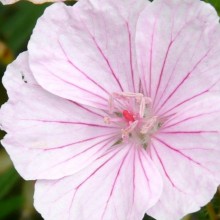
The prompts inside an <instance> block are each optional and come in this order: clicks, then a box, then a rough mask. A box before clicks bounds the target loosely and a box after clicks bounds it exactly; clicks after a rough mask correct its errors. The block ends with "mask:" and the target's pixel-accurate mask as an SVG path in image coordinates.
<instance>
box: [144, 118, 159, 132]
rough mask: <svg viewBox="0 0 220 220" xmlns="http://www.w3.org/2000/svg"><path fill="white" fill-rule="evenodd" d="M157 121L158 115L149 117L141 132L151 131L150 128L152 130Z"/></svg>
mask: <svg viewBox="0 0 220 220" xmlns="http://www.w3.org/2000/svg"><path fill="white" fill-rule="evenodd" d="M156 122H157V117H156V116H153V117H152V118H150V119H148V120H147V121H146V122H145V123H144V125H143V126H142V128H141V131H140V133H141V134H147V133H149V132H150V130H152V128H153V127H154V126H155V124H156Z"/></svg>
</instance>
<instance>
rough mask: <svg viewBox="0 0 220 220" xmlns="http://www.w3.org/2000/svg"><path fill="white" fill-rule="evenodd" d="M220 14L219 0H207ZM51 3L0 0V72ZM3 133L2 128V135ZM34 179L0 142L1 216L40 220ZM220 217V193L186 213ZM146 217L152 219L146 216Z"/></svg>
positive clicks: (197, 219) (200, 218)
mask: <svg viewBox="0 0 220 220" xmlns="http://www.w3.org/2000/svg"><path fill="white" fill-rule="evenodd" d="M206 2H209V3H211V4H212V5H213V6H214V7H215V8H216V9H217V11H218V13H219V14H220V0H206ZM48 5H49V4H43V5H34V4H32V3H29V2H19V3H16V4H14V5H10V6H3V5H1V3H0V76H1V77H2V75H3V73H4V71H5V68H6V65H7V64H8V63H10V62H11V61H12V60H13V59H14V58H15V57H16V56H17V55H18V54H19V53H20V52H21V51H24V50H26V47H27V42H28V40H29V38H30V35H31V33H32V30H33V27H34V26H35V23H36V21H37V18H38V17H39V16H40V15H41V14H42V13H43V11H44V9H45V8H46V7H47V6H48ZM6 100H7V96H6V92H5V90H4V89H3V87H2V85H0V103H1V104H2V103H4V102H5V101H6ZM3 136H4V133H3V132H2V131H0V139H2V138H3ZM33 191H34V183H33V182H31V181H29V182H27V181H24V180H22V179H21V177H20V176H19V175H18V173H17V172H16V171H15V169H14V167H13V165H12V163H11V161H10V159H9V157H8V155H7V153H6V152H5V151H4V149H3V148H2V147H1V146H0V220H40V219H42V218H41V216H40V215H39V214H37V213H36V211H35V210H34V208H33ZM218 219H220V193H216V196H215V197H214V199H213V200H212V202H211V203H209V204H208V205H207V206H205V207H203V208H202V209H201V210H200V211H199V212H197V213H194V214H191V215H189V216H186V217H185V218H184V220H218ZM144 220H153V218H151V217H149V216H147V215H146V216H145V217H144Z"/></svg>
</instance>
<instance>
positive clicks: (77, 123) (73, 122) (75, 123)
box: [20, 119, 117, 128]
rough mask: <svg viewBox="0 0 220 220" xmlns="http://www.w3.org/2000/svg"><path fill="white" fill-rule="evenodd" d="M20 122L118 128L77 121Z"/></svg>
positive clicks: (39, 120)
mask: <svg viewBox="0 0 220 220" xmlns="http://www.w3.org/2000/svg"><path fill="white" fill-rule="evenodd" d="M20 120H22V121H37V122H43V123H58V124H72V125H85V126H91V127H98V128H117V127H112V126H111V127H109V126H106V125H98V124H92V123H85V122H75V121H51V120H43V119H20Z"/></svg>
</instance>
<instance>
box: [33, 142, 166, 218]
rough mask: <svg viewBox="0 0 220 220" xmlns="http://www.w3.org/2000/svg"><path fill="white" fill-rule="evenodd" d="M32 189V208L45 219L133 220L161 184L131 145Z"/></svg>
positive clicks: (143, 153) (143, 154) (155, 197)
mask: <svg viewBox="0 0 220 220" xmlns="http://www.w3.org/2000/svg"><path fill="white" fill-rule="evenodd" d="M35 189H36V191H35V207H36V208H37V210H38V211H39V212H40V213H41V214H42V216H43V218H45V219H47V220H49V219H61V218H62V219H65V220H68V219H80V220H86V219H91V220H97V219H100V220H101V219H103V220H112V219H118V220H119V219H120V220H121V219H126V220H134V219H142V218H143V216H144V213H145V211H146V210H147V209H148V208H149V207H151V206H152V205H153V204H155V202H156V201H157V200H158V198H159V196H160V194H161V190H162V181H161V177H160V175H159V174H158V171H157V169H156V168H155V166H154V165H153V163H152V161H151V160H150V159H149V157H148V156H147V154H146V151H144V150H141V149H138V148H136V146H132V145H131V146H120V147H118V148H117V149H112V150H110V151H108V152H107V153H106V154H105V155H103V156H101V157H100V158H98V159H97V160H96V161H95V162H94V163H93V164H92V165H91V166H89V167H87V168H85V169H84V170H83V171H81V172H79V173H78V174H75V175H73V176H69V177H66V178H63V179H60V180H58V181H38V182H37V184H36V188H35Z"/></svg>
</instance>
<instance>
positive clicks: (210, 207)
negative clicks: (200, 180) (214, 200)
mask: <svg viewBox="0 0 220 220" xmlns="http://www.w3.org/2000/svg"><path fill="white" fill-rule="evenodd" d="M206 209H207V211H208V214H209V217H210V220H217V216H216V213H215V210H214V208H213V205H212V204H211V203H209V204H208V205H207V206H206Z"/></svg>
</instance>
